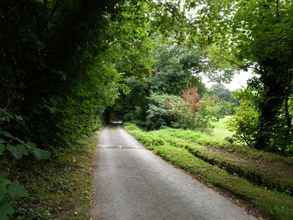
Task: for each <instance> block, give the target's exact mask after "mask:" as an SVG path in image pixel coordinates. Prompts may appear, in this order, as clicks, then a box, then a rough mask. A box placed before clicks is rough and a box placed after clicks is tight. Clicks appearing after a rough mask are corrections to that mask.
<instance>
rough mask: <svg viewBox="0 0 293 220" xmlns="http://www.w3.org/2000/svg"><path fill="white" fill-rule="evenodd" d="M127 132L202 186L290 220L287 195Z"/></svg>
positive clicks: (291, 202)
mask: <svg viewBox="0 0 293 220" xmlns="http://www.w3.org/2000/svg"><path fill="white" fill-rule="evenodd" d="M127 129H128V131H129V132H130V133H131V134H133V135H134V136H135V137H136V138H137V139H138V140H139V141H141V142H142V143H143V144H145V146H146V147H147V148H149V149H150V150H153V151H154V152H155V153H156V154H158V155H160V156H161V157H163V158H164V159H166V160H168V161H170V162H171V163H173V164H174V165H176V166H179V167H181V168H183V169H185V170H186V171H188V172H190V173H192V174H193V175H195V176H197V177H199V178H200V179H201V180H203V181H204V182H207V183H209V184H212V185H214V186H218V187H220V188H223V189H225V190H228V191H230V192H232V193H233V194H235V195H237V196H239V197H241V198H242V199H245V200H247V201H249V202H251V203H252V204H253V205H254V206H255V207H256V208H259V209H260V210H262V211H263V212H264V213H265V214H266V215H268V216H270V217H272V219H280V220H289V219H293V198H292V197H290V196H288V195H287V194H284V193H280V192H276V191H272V190H268V189H266V188H265V187H261V186H257V185H254V184H253V183H251V182H249V181H247V180H246V179H243V178H241V177H239V176H235V175H231V174H230V173H229V172H227V171H226V170H224V169H221V168H219V167H217V166H214V165H212V164H210V163H208V162H206V161H204V160H202V159H200V158H198V157H196V156H194V155H193V154H191V153H190V152H189V151H188V150H187V149H185V148H181V147H179V148H178V147H175V146H174V145H173V144H170V143H166V142H165V141H164V140H162V139H159V138H157V137H155V135H152V134H148V132H144V131H142V130H140V129H138V128H137V127H135V126H133V125H131V126H127Z"/></svg>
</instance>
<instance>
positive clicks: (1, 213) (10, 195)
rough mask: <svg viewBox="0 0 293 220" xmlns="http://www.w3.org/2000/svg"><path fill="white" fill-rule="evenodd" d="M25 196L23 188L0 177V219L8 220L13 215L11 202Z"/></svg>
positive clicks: (13, 210)
mask: <svg viewBox="0 0 293 220" xmlns="http://www.w3.org/2000/svg"><path fill="white" fill-rule="evenodd" d="M26 195H27V192H26V190H25V189H24V187H23V186H22V185H20V184H18V183H12V182H10V181H9V180H8V179H6V178H5V177H2V176H0V219H3V220H9V219H10V217H11V216H12V215H13V214H14V213H15V209H14V207H13V204H12V201H15V200H16V199H19V198H21V197H24V196H26Z"/></svg>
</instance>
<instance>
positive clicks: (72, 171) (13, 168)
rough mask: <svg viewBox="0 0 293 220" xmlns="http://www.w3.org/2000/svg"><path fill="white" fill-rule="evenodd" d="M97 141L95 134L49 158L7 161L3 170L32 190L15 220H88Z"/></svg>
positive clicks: (21, 203)
mask: <svg viewBox="0 0 293 220" xmlns="http://www.w3.org/2000/svg"><path fill="white" fill-rule="evenodd" d="M96 141H97V136H96V134H95V135H93V136H92V137H90V138H85V139H84V140H82V141H80V142H79V143H78V144H76V146H73V147H72V148H70V149H66V150H62V151H58V152H56V153H55V156H52V158H51V159H50V160H48V161H36V160H31V161H21V163H13V164H11V161H3V163H2V164H1V169H2V172H3V171H4V173H5V172H6V173H8V174H9V176H10V179H13V180H15V181H18V182H20V183H21V184H22V185H24V186H25V188H26V190H27V191H28V193H29V195H28V196H27V197H25V198H24V199H22V200H20V201H18V203H17V204H15V206H16V208H17V212H16V216H15V218H14V219H16V220H28V219H41V220H51V219H52V220H53V219H54V220H61V219H62V220H88V219H89V218H90V217H89V209H90V206H91V200H92V193H93V187H92V184H93V182H92V181H93V175H92V170H93V160H94V158H95V149H96ZM18 164H21V166H19V165H18Z"/></svg>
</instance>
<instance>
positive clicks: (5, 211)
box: [0, 202, 15, 220]
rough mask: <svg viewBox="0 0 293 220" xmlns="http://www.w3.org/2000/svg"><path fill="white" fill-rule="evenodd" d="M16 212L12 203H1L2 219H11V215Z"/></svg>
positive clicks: (0, 212)
mask: <svg viewBox="0 0 293 220" xmlns="http://www.w3.org/2000/svg"><path fill="white" fill-rule="evenodd" d="M14 212H15V210H14V208H13V207H12V206H11V205H10V203H9V202H5V203H2V204H0V219H1V220H9V216H11V215H12V214H13V213H14Z"/></svg>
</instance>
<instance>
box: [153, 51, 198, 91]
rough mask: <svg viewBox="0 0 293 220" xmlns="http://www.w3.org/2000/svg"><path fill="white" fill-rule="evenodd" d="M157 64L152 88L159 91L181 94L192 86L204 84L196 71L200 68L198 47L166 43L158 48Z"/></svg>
mask: <svg viewBox="0 0 293 220" xmlns="http://www.w3.org/2000/svg"><path fill="white" fill-rule="evenodd" d="M155 57H156V60H157V64H156V65H155V75H154V76H153V77H152V79H151V90H152V91H153V92H157V93H159V92H160V93H166V94H172V95H181V93H182V91H183V90H184V89H185V88H186V87H188V86H190V87H192V86H195V87H199V90H200V91H199V92H200V94H201V93H202V92H203V91H202V88H203V87H202V86H200V84H201V82H200V80H199V79H198V78H197V77H196V76H195V75H194V73H196V72H198V71H199V70H200V58H201V57H200V54H199V51H198V48H196V47H192V48H186V47H183V46H175V45H166V46H161V47H159V48H158V49H157V50H156V54H155Z"/></svg>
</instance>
